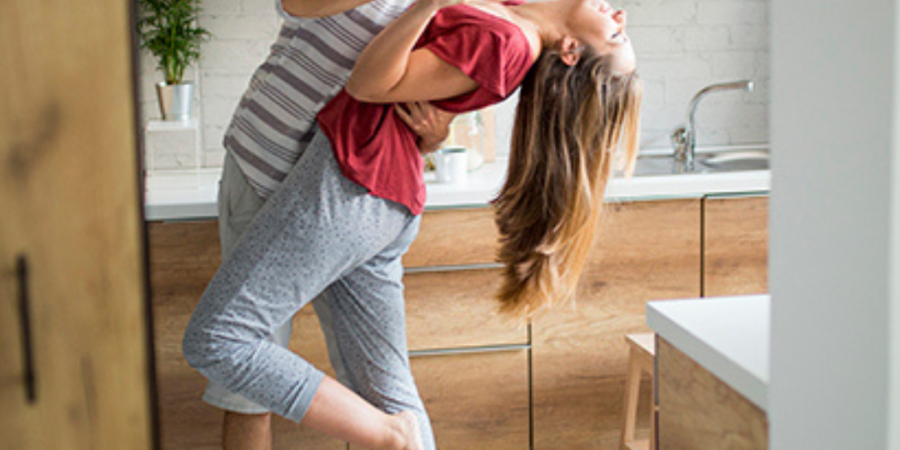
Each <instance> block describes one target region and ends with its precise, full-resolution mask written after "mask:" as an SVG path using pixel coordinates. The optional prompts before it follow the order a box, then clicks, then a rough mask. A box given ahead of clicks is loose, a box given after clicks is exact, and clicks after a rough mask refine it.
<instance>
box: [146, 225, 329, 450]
mask: <svg viewBox="0 0 900 450" xmlns="http://www.w3.org/2000/svg"><path fill="white" fill-rule="evenodd" d="M149 241H150V276H151V285H152V288H153V289H152V292H153V297H152V302H153V317H154V342H155V343H156V372H157V379H158V383H159V394H158V397H159V404H158V407H159V411H160V427H161V429H162V448H163V449H164V450H168V449H170V450H179V449H184V448H191V449H197V450H204V449H207V450H219V449H221V448H222V443H221V437H222V419H223V414H224V413H223V411H222V410H220V409H218V408H215V407H212V406H210V405H209V404H207V403H205V402H204V401H203V400H202V399H201V396H202V395H203V391H204V389H205V388H206V378H204V377H203V376H202V375H200V374H199V373H198V372H197V371H195V370H194V369H192V368H191V367H190V366H189V365H188V364H187V361H185V359H184V356H183V354H182V353H181V339H182V337H183V336H184V330H185V328H186V327H187V324H188V321H189V320H190V317H191V313H193V311H194V308H195V307H196V306H197V301H198V300H199V299H200V296H201V295H202V294H203V290H204V289H205V288H206V285H207V283H209V280H210V279H212V277H213V274H215V272H216V270H217V268H218V267H219V263H220V262H221V257H220V248H219V231H218V224H217V222H216V221H214V220H210V221H198V222H173V223H163V222H154V223H151V224H149ZM324 342H325V340H324V337H323V336H322V332H321V329H320V328H319V323H318V319H317V318H316V315H315V312H313V309H312V305H307V307H306V308H303V310H301V311H300V312H299V313H297V315H296V316H295V317H294V331H293V334H292V336H291V344H290V348H291V350H293V351H294V352H296V353H298V354H300V355H301V356H303V357H304V358H306V359H307V360H308V361H310V362H311V363H313V364H314V365H316V367H318V368H320V369H322V370H324V371H325V372H326V373H328V374H330V375H332V376H334V372H333V370H332V369H331V366H330V364H329V363H328V356H327V350H326V348H325V343H324ZM273 435H274V443H275V447H274V448H294V447H296V446H297V445H298V443H302V444H303V448H304V449H313V450H339V449H345V448H346V446H345V444H344V443H343V442H341V441H339V440H337V439H333V438H331V437H329V436H326V435H324V434H321V433H318V432H315V431H313V430H310V429H309V428H306V427H301V426H297V424H295V423H294V422H291V421H288V420H286V419H284V418H281V417H279V416H273Z"/></svg>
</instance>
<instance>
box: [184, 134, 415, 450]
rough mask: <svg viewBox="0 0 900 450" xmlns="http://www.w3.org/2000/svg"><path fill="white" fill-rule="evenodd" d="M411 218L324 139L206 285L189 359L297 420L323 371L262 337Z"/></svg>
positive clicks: (189, 339) (192, 327) (188, 341)
mask: <svg viewBox="0 0 900 450" xmlns="http://www.w3.org/2000/svg"><path fill="white" fill-rule="evenodd" d="M413 220H415V218H413V217H412V216H411V215H410V214H409V213H408V211H406V210H405V208H403V207H402V206H399V205H396V204H393V203H391V202H387V201H384V200H381V199H377V198H375V197H372V196H369V195H368V194H367V193H366V192H365V190H364V189H363V188H361V187H360V186H358V185H356V184H354V183H352V182H350V181H349V180H347V179H346V178H344V177H343V176H342V175H341V174H340V171H339V169H338V168H337V165H336V163H335V162H334V159H333V156H332V153H331V149H330V147H329V146H328V143H327V140H326V139H324V137H322V136H321V135H320V136H319V137H317V138H316V139H315V140H314V141H313V142H312V143H311V144H310V147H309V148H308V149H307V151H306V152H305V154H304V156H303V157H302V158H301V161H300V162H299V163H298V164H297V166H296V167H295V169H294V170H293V171H292V172H291V174H290V175H289V176H288V178H287V179H286V180H285V181H284V185H283V187H282V188H281V189H280V190H279V191H278V192H277V193H276V194H275V195H273V197H272V198H270V199H269V201H268V202H267V203H266V205H264V206H263V208H262V209H261V210H260V212H259V214H258V216H257V218H256V219H255V220H254V221H253V223H252V224H251V225H250V227H249V228H248V230H247V231H246V232H245V233H244V235H243V236H242V237H241V238H240V239H239V241H238V243H237V244H236V246H235V248H234V250H233V251H232V253H231V254H230V255H229V257H228V258H227V259H226V260H225V261H223V263H222V266H221V267H220V268H219V271H218V272H216V274H215V276H214V277H213V279H212V281H211V282H210V284H209V286H207V289H206V291H205V292H204V294H203V296H202V297H201V299H200V302H199V304H198V306H197V309H196V310H195V312H194V314H193V316H192V317H191V322H190V324H189V325H188V328H187V330H186V332H185V338H184V342H183V350H184V353H185V357H186V359H187V360H188V362H189V363H190V364H191V365H192V366H193V367H195V368H196V369H197V370H198V371H200V372H201V373H202V374H203V375H205V376H206V377H207V378H209V379H211V380H213V381H216V382H218V383H220V384H222V385H223V386H225V387H226V388H227V389H228V390H229V391H231V392H235V393H237V394H240V395H242V396H244V397H247V398H248V399H251V400H253V401H254V402H256V403H258V404H260V405H262V406H264V407H265V408H267V409H269V410H271V411H273V412H275V413H277V414H279V415H282V416H284V417H287V418H289V419H292V420H294V421H297V422H300V421H301V420H303V418H304V415H305V414H306V413H307V410H308V408H309V407H310V403H311V402H312V400H313V397H314V396H315V395H316V391H317V389H318V387H319V384H320V383H321V381H322V379H323V374H322V373H321V372H320V371H318V370H317V369H315V368H314V367H312V366H311V365H310V364H309V363H308V362H306V361H305V360H303V359H302V358H300V357H299V356H297V355H295V354H293V353H292V352H290V351H288V350H287V349H285V348H283V347H281V346H278V345H275V344H273V343H272V342H271V341H269V340H268V336H269V335H270V334H271V333H272V331H273V330H274V329H276V328H277V327H279V326H281V325H283V324H284V323H285V322H286V321H288V320H290V319H291V318H292V317H293V315H294V313H295V312H296V311H297V310H299V309H300V308H301V307H302V306H303V305H304V304H306V303H307V302H309V301H310V300H311V299H312V297H313V296H314V295H316V294H317V293H319V292H321V291H322V290H323V289H324V288H325V287H327V286H329V285H330V284H331V283H333V282H334V281H335V280H337V279H338V278H340V277H341V276H342V275H344V274H345V273H348V272H350V271H352V270H353V269H354V268H355V267H357V266H358V265H360V264H361V263H363V262H364V261H367V260H368V259H370V258H372V257H374V256H375V255H377V254H378V253H380V252H381V251H382V250H383V249H384V248H385V247H387V246H388V245H390V244H391V243H392V242H393V241H394V240H395V239H396V236H398V235H399V234H400V233H401V232H402V231H403V230H404V229H406V227H407V226H408V224H409V223H410V222H411V221H413ZM337 395H339V396H340V395H343V394H337ZM346 425H347V428H349V429H353V428H354V427H356V426H357V424H353V423H347V424H346ZM338 437H342V436H338ZM381 437H383V436H375V437H374V438H381ZM373 442H374V441H373ZM359 443H360V444H362V445H367V442H359Z"/></svg>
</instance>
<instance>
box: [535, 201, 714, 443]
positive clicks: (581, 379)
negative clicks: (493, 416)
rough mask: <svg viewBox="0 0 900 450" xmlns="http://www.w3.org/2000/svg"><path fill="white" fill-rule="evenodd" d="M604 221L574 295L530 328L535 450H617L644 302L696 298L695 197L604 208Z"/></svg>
mask: <svg viewBox="0 0 900 450" xmlns="http://www.w3.org/2000/svg"><path fill="white" fill-rule="evenodd" d="M604 214H605V215H604V218H603V219H602V221H601V224H600V229H599V231H598V233H597V236H596V238H595V240H594V244H593V247H592V249H591V254H590V256H589V260H588V263H587V266H586V268H585V272H584V274H583V275H582V280H581V284H580V287H579V289H578V294H577V295H578V298H577V299H576V301H575V302H574V303H572V304H569V305H561V306H559V307H557V308H556V309H555V310H553V311H551V312H549V313H548V314H547V315H546V316H543V317H539V318H537V319H536V320H535V321H534V323H533V325H532V327H533V341H532V345H533V352H534V357H533V362H532V371H533V377H534V381H533V383H534V388H533V389H534V448H535V449H536V450H556V449H576V448H577V449H580V450H589V449H604V450H613V449H617V448H618V445H619V433H620V430H621V425H622V400H623V396H624V384H625V375H626V373H627V367H628V349H627V345H626V343H625V335H626V334H628V333H636V332H642V333H645V332H649V331H650V330H649V328H647V326H646V323H645V322H646V318H645V304H646V302H647V301H649V300H658V299H667V298H686V297H698V296H699V295H700V200H699V199H696V200H693V199H689V200H671V201H652V202H635V203H621V204H609V205H607V209H606V212H605V213H604ZM645 403H646V400H644V399H642V401H641V404H642V405H643V404H645ZM641 417H642V418H643V417H649V416H648V415H647V414H645V413H644V412H643V411H642V412H641Z"/></svg>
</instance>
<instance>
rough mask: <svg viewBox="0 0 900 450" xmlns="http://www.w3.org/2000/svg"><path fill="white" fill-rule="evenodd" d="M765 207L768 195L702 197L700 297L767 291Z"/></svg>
mask: <svg viewBox="0 0 900 450" xmlns="http://www.w3.org/2000/svg"><path fill="white" fill-rule="evenodd" d="M768 209H769V198H768V196H742V197H735V196H708V197H706V198H705V199H704V200H703V212H704V214H703V215H704V220H703V236H704V239H703V296H704V297H716V296H723V295H742V294H762V293H766V292H769V285H768V256H769V253H768V240H769V227H768V220H769V213H768Z"/></svg>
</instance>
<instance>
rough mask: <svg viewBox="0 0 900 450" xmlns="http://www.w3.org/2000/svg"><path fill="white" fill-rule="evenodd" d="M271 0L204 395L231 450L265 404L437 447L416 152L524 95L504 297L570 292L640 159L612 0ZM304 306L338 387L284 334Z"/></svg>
mask: <svg viewBox="0 0 900 450" xmlns="http://www.w3.org/2000/svg"><path fill="white" fill-rule="evenodd" d="M275 1H276V6H277V8H278V9H279V11H280V12H281V14H282V15H283V17H284V21H285V22H284V26H283V27H282V30H281V32H280V34H279V37H278V39H277V41H276V42H275V43H274V44H273V45H272V49H271V53H270V55H269V57H268V58H267V59H266V61H265V63H263V64H262V65H261V66H260V67H259V68H258V69H257V71H256V72H255V73H254V76H253V78H252V80H251V82H250V86H249V88H248V90H247V92H246V93H245V94H244V96H243V98H242V99H241V102H240V105H239V106H238V108H237V111H236V112H235V114H234V117H233V119H232V123H231V125H230V126H229V129H228V132H227V133H226V137H225V147H226V150H227V152H226V153H227V156H226V160H225V166H224V169H223V175H222V180H221V182H220V194H219V195H220V197H219V210H220V222H219V223H220V234H221V241H222V247H223V262H222V266H221V267H220V268H219V270H218V271H217V272H216V274H215V276H214V277H213V279H212V280H211V282H210V284H209V285H208V286H207V288H206V290H205V291H204V293H203V296H202V297H201V299H200V301H199V303H198V305H197V308H196V310H195V311H194V313H193V315H192V317H191V320H190V323H189V324H188V327H187V330H186V331H185V335H184V340H183V351H184V355H185V357H186V359H187V361H188V362H189V364H190V365H191V366H192V367H194V368H195V369H197V370H198V371H199V372H200V373H201V374H203V375H204V376H205V377H207V378H208V379H209V380H210V383H209V385H208V387H207V390H206V392H205V394H204V400H206V401H207V402H209V403H211V404H213V405H215V406H217V407H220V408H222V409H225V410H226V418H225V430H224V445H225V448H226V449H256V448H260V449H261V448H269V446H270V445H271V444H270V442H271V437H270V428H269V420H270V416H269V414H268V413H269V412H274V413H276V414H279V415H281V416H284V417H286V418H288V419H291V420H293V421H296V422H300V423H302V424H303V425H305V426H309V427H312V428H314V429H317V430H319V431H322V432H324V433H326V434H329V435H331V436H334V437H336V438H339V439H342V440H344V441H347V442H350V443H352V444H354V445H358V446H360V447H363V448H368V449H409V450H420V449H421V450H425V449H427V450H431V449H434V447H435V445H434V437H433V434H432V430H431V426H430V423H429V420H428V416H427V413H426V411H425V408H424V405H423V403H422V400H421V398H420V396H419V394H418V391H417V389H416V386H415V383H414V380H413V377H412V374H411V372H410V365H409V357H408V351H407V346H406V328H405V317H404V303H403V284H402V275H403V267H402V265H401V257H402V256H403V254H404V253H405V252H406V250H407V248H408V247H409V245H410V243H411V242H412V241H413V240H414V238H415V236H416V233H417V231H418V225H419V220H420V217H421V213H422V210H423V207H424V204H425V185H424V181H423V175H422V171H423V162H422V158H421V152H428V151H432V150H435V149H436V148H437V147H438V146H439V145H440V142H441V140H442V138H443V137H444V136H446V127H447V125H448V123H449V120H450V119H451V118H452V117H453V115H454V114H457V113H462V112H467V111H472V110H476V109H480V108H484V107H486V106H489V105H492V104H495V103H497V102H500V101H502V100H503V99H504V98H506V97H508V96H509V95H510V94H511V93H512V92H513V91H515V90H516V89H517V88H519V87H521V90H520V100H519V105H518V109H517V111H516V117H515V124H514V128H513V139H512V146H511V152H510V162H509V170H508V175H507V179H506V181H505V184H504V186H503V188H502V190H501V192H500V194H499V196H498V198H497V199H496V200H495V201H494V203H495V205H496V210H497V216H496V222H497V225H498V227H499V229H500V235H501V241H502V242H501V250H500V254H499V255H498V259H499V261H500V262H502V263H503V264H504V265H505V267H506V269H505V272H504V283H503V286H502V289H501V292H500V293H499V295H498V297H499V299H500V301H501V306H502V308H503V309H504V310H505V311H507V312H509V313H511V314H514V315H516V316H518V317H521V318H529V317H532V316H534V315H535V314H537V313H539V312H541V311H543V310H545V309H547V308H548V307H550V306H552V305H553V304H555V303H558V302H559V301H562V300H565V299H567V298H569V297H570V296H571V295H572V294H573V292H574V289H575V285H576V283H577V281H578V276H579V274H580V272H581V268H582V266H583V265H584V262H585V258H586V256H587V255H586V253H587V250H588V248H589V247H590V242H591V239H592V238H593V232H594V229H595V228H596V222H597V217H598V215H599V211H600V209H601V206H602V205H601V203H602V202H603V195H604V191H605V188H606V183H607V180H608V178H609V176H610V173H611V171H612V165H613V160H614V157H615V156H617V155H618V156H622V155H624V159H623V160H622V161H624V162H626V163H627V168H626V171H627V172H629V173H630V172H631V170H632V168H633V164H634V160H635V157H636V152H637V139H638V126H639V124H638V123H639V109H640V99H641V84H640V80H639V79H638V77H637V75H636V73H635V55H634V49H633V47H632V44H631V41H630V40H629V37H628V35H627V34H626V32H625V25H626V17H625V12H624V11H621V10H618V11H617V10H614V9H613V8H612V7H611V6H610V5H609V3H607V2H606V0H547V1H541V2H534V3H524V2H523V1H522V0H507V1H505V2H502V3H501V2H497V1H491V0H468V1H467V2H465V3H462V2H461V0H416V1H415V2H410V1H409V0H372V1H369V2H368V3H364V2H366V1H367V0H348V1H349V2H350V3H352V4H345V3H346V2H345V3H341V2H337V3H333V4H327V5H325V4H319V3H318V2H317V1H314V0H283V1H282V0H275ZM329 8H331V9H332V10H329ZM351 69H352V70H351ZM342 87H343V89H341V88H342ZM401 105H403V106H401ZM620 149H621V150H620ZM309 302H313V304H314V307H315V310H316V313H317V314H318V316H319V320H320V322H321V325H322V328H323V332H324V334H325V336H326V340H327V343H328V350H329V358H330V360H331V362H332V365H333V366H334V368H335V371H336V373H337V375H338V379H339V380H340V381H338V380H334V379H331V378H330V377H327V376H325V375H324V374H323V373H322V372H321V371H319V370H318V369H316V368H315V367H313V366H312V365H311V364H309V363H308V362H307V361H305V360H304V359H302V358H301V357H299V356H298V355H296V354H294V353H292V352H291V351H289V350H288V349H287V348H286V347H287V344H288V340H289V337H290V332H291V320H292V318H293V316H294V314H295V313H296V312H297V311H298V310H300V309H301V308H302V307H303V306H304V305H306V304H307V303H309Z"/></svg>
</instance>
